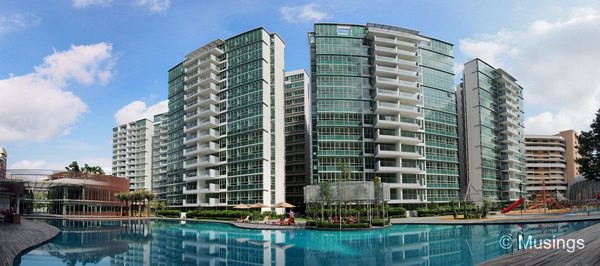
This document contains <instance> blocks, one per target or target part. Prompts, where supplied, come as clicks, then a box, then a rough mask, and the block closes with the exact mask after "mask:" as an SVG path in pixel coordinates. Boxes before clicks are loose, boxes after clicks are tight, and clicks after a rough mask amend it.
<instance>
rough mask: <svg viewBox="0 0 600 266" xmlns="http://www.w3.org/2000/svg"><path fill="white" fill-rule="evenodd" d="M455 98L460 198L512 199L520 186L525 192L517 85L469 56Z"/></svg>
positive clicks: (481, 200)
mask: <svg viewBox="0 0 600 266" xmlns="http://www.w3.org/2000/svg"><path fill="white" fill-rule="evenodd" d="M457 102H458V112H459V124H460V125H461V126H460V128H459V132H460V142H461V148H462V149H461V155H460V157H461V160H460V161H461V180H462V181H461V182H463V183H462V184H461V188H462V189H463V191H462V193H463V196H464V197H465V199H467V200H470V201H474V202H477V203H481V202H483V199H489V200H492V201H514V200H517V199H518V198H519V196H520V193H521V190H520V188H521V189H522V192H523V194H524V195H525V194H526V187H525V185H524V184H525V183H526V181H527V179H526V175H525V158H524V157H525V156H524V155H525V146H524V126H523V88H522V87H521V86H520V85H519V84H517V83H516V79H515V78H513V77H512V76H511V75H510V74H508V73H507V72H506V71H504V70H502V69H500V68H494V67H492V66H490V65H489V64H487V63H485V62H484V61H482V60H480V59H473V60H471V61H469V62H467V63H466V64H465V67H464V73H463V81H462V83H461V85H460V86H459V87H458V91H457ZM521 184H523V185H521Z"/></svg>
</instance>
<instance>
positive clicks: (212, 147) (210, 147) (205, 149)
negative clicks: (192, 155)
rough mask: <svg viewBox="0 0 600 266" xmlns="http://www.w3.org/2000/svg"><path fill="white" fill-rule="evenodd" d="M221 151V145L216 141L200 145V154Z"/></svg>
mask: <svg viewBox="0 0 600 266" xmlns="http://www.w3.org/2000/svg"><path fill="white" fill-rule="evenodd" d="M219 151H221V147H220V146H219V144H217V143H214V142H208V143H204V144H202V145H199V146H198V154H200V155H204V154H211V153H217V152H219Z"/></svg>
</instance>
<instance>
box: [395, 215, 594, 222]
mask: <svg viewBox="0 0 600 266" xmlns="http://www.w3.org/2000/svg"><path fill="white" fill-rule="evenodd" d="M461 216H462V215H459V217H461ZM589 220H600V215H598V214H596V215H591V216H587V214H578V215H564V214H562V215H561V214H543V215H531V214H528V215H523V216H520V215H494V216H489V217H488V218H487V219H469V220H463V219H456V220H454V219H453V218H452V216H436V217H410V218H394V219H391V223H392V224H513V223H520V224H526V223H548V222H572V221H589Z"/></svg>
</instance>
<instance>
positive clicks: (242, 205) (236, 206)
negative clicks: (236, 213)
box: [233, 204, 250, 209]
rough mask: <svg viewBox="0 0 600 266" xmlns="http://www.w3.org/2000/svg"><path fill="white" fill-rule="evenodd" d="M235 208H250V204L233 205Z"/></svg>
mask: <svg viewBox="0 0 600 266" xmlns="http://www.w3.org/2000/svg"><path fill="white" fill-rule="evenodd" d="M233 208H234V209H250V206H248V205H246V204H238V205H235V206H233Z"/></svg>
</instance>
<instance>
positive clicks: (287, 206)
mask: <svg viewBox="0 0 600 266" xmlns="http://www.w3.org/2000/svg"><path fill="white" fill-rule="evenodd" d="M273 208H284V209H285V208H296V206H294V205H292V204H289V203H287V202H285V201H282V202H279V203H277V204H275V205H273Z"/></svg>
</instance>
